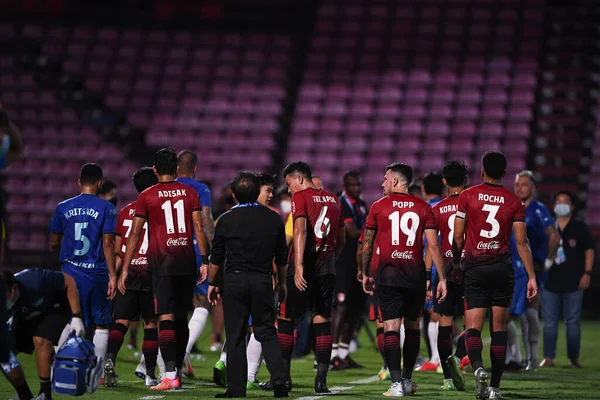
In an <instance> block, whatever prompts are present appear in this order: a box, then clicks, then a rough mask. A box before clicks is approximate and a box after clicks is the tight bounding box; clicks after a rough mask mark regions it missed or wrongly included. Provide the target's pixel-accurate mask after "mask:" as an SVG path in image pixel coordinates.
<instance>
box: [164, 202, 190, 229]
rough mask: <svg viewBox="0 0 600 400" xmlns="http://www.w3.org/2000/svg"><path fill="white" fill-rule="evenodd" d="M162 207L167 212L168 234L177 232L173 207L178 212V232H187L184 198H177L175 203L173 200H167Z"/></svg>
mask: <svg viewBox="0 0 600 400" xmlns="http://www.w3.org/2000/svg"><path fill="white" fill-rule="evenodd" d="M161 208H162V209H163V211H164V212H165V225H166V227H167V234H171V233H175V224H174V221H173V209H175V211H176V213H177V232H179V233H186V227H185V210H184V205H183V199H181V200H177V201H176V202H175V204H172V203H171V200H167V201H165V202H164V203H163V204H162V206H161Z"/></svg>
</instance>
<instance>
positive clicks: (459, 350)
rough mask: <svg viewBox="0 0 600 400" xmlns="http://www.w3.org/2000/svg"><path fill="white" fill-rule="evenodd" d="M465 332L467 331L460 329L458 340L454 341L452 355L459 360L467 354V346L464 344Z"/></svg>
mask: <svg viewBox="0 0 600 400" xmlns="http://www.w3.org/2000/svg"><path fill="white" fill-rule="evenodd" d="M466 333H467V331H462V332H461V333H460V335H458V340H457V341H456V351H455V352H454V355H455V356H456V357H458V358H459V359H461V360H462V359H463V358H465V356H466V355H467V347H466V345H465V334H466Z"/></svg>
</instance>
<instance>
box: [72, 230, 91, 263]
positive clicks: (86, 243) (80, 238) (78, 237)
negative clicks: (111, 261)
mask: <svg viewBox="0 0 600 400" xmlns="http://www.w3.org/2000/svg"><path fill="white" fill-rule="evenodd" d="M88 224H89V222H75V241H76V242H81V243H82V244H83V245H82V246H81V249H75V250H74V251H73V254H74V255H76V256H84V255H86V254H87V252H88V251H90V239H88V237H87V236H85V235H84V234H83V230H84V229H85V228H87V227H88Z"/></svg>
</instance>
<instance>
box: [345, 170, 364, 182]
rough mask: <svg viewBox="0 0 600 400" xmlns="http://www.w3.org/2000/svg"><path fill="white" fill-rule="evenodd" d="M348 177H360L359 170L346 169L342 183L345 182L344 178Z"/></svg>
mask: <svg viewBox="0 0 600 400" xmlns="http://www.w3.org/2000/svg"><path fill="white" fill-rule="evenodd" d="M348 178H356V179H360V178H361V176H360V171H358V170H356V169H351V170H350V171H346V173H345V174H344V185H345V184H346V180H348Z"/></svg>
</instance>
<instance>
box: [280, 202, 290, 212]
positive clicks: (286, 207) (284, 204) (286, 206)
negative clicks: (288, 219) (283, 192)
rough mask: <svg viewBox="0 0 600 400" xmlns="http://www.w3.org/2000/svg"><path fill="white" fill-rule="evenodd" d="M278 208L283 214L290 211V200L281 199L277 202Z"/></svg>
mask: <svg viewBox="0 0 600 400" xmlns="http://www.w3.org/2000/svg"><path fill="white" fill-rule="evenodd" d="M279 208H281V212H282V213H284V214H289V213H290V212H291V211H292V202H291V201H289V200H282V201H281V203H279Z"/></svg>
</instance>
